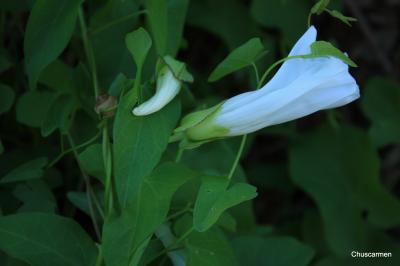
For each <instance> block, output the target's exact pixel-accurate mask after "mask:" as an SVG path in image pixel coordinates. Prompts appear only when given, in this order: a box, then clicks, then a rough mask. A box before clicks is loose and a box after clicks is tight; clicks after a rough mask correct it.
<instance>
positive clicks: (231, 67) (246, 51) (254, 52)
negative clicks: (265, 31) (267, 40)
mask: <svg viewBox="0 0 400 266" xmlns="http://www.w3.org/2000/svg"><path fill="white" fill-rule="evenodd" d="M263 51H264V46H263V45H262V43H261V40H260V39H259V38H252V39H250V40H248V41H247V42H246V43H244V44H242V45H241V46H239V47H237V48H236V49H235V50H233V51H232V52H231V53H230V54H229V55H228V56H227V57H226V58H225V59H224V60H223V61H222V62H221V63H219V64H218V66H217V67H216V68H215V69H214V70H213V72H212V73H211V74H210V77H209V78H208V81H216V80H219V79H220V78H222V77H224V76H226V75H228V74H230V73H232V72H235V71H237V70H239V69H241V68H244V67H246V66H249V65H251V64H252V63H253V62H255V61H256V60H257V59H258V58H259V57H260V55H261V54H262V52H263Z"/></svg>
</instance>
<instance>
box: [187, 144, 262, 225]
mask: <svg viewBox="0 0 400 266" xmlns="http://www.w3.org/2000/svg"><path fill="white" fill-rule="evenodd" d="M235 144H236V145H235ZM239 144H240V140H239V139H230V140H224V141H222V140H221V141H215V142H210V143H208V144H207V145H203V146H200V147H199V148H196V149H193V150H186V151H185V152H184V154H183V156H182V162H183V163H185V165H188V166H189V167H191V168H193V169H195V170H197V171H201V172H204V173H207V174H208V175H213V176H226V175H227V174H228V171H229V169H230V168H231V166H232V163H233V161H234V160H235V156H236V151H237V150H238V148H239ZM221 158H224V159H223V160H221ZM246 180H247V179H246V174H245V172H244V171H243V169H242V167H241V166H240V165H238V167H237V168H236V171H235V173H234V174H233V177H232V181H231V182H232V184H234V183H237V182H239V183H244V182H246ZM194 196H195V194H194V193H192V194H189V195H186V197H187V198H193V200H191V201H194V200H195V197H194ZM229 213H230V214H232V216H233V217H234V218H235V220H236V221H237V229H238V231H248V230H250V229H252V228H254V227H255V217H254V213H253V207H252V204H251V202H249V201H245V202H243V203H242V204H240V205H237V206H235V207H232V208H231V209H230V210H229Z"/></svg>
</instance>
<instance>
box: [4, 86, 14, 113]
mask: <svg viewBox="0 0 400 266" xmlns="http://www.w3.org/2000/svg"><path fill="white" fill-rule="evenodd" d="M14 99H15V93H14V91H13V89H12V88H11V87H9V86H8V85H5V84H2V83H0V114H2V113H5V112H7V111H8V110H10V108H11V106H12V104H13V103H14Z"/></svg>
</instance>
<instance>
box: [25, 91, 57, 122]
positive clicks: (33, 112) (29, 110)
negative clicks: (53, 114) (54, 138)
mask: <svg viewBox="0 0 400 266" xmlns="http://www.w3.org/2000/svg"><path fill="white" fill-rule="evenodd" d="M54 98H55V93H51V92H47V91H37V90H35V91H28V92H26V93H24V94H23V95H22V96H21V97H20V98H19V99H18V102H17V121H18V122H20V123H22V124H24V125H27V126H31V127H41V126H42V123H43V121H44V120H45V118H46V116H47V114H48V110H49V108H50V105H51V103H52V102H53V100H54Z"/></svg>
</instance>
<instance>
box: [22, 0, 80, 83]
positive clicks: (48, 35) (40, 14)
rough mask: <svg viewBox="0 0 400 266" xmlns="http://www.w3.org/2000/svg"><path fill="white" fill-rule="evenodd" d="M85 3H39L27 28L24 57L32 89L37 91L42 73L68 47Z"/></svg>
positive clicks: (77, 0) (73, 0) (62, 0)
mask: <svg viewBox="0 0 400 266" xmlns="http://www.w3.org/2000/svg"><path fill="white" fill-rule="evenodd" d="M81 2H82V0H59V1H56V2H55V1H52V0H37V1H36V2H35V4H34V6H33V8H32V12H31V14H30V16H29V19H28V24H27V26H26V33H25V39H24V53H25V64H26V70H27V74H28V77H29V87H30V88H31V89H35V88H36V82H37V80H38V78H39V75H40V72H42V70H43V69H44V68H45V67H46V66H47V65H48V64H49V63H51V62H52V61H54V60H55V59H56V58H57V57H58V56H59V55H60V54H61V52H62V51H63V50H64V48H65V47H66V46H67V44H68V42H69V40H70V38H71V35H72V33H73V30H74V29H75V22H76V17H77V15H78V8H79V6H80V4H81Z"/></svg>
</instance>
